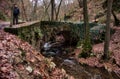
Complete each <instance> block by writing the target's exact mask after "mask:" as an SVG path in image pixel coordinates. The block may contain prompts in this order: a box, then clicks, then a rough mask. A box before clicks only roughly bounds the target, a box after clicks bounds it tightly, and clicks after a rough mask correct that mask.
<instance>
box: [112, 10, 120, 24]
mask: <svg viewBox="0 0 120 79" xmlns="http://www.w3.org/2000/svg"><path fill="white" fill-rule="evenodd" d="M112 15H113V17H114V21H115V22H114V25H115V26H118V25H120V20H119V19H118V18H117V16H116V15H115V13H114V11H113V10H112Z"/></svg>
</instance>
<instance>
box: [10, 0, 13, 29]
mask: <svg viewBox="0 0 120 79" xmlns="http://www.w3.org/2000/svg"><path fill="white" fill-rule="evenodd" d="M10 2H11V18H10V27H12V26H13V4H14V0H10Z"/></svg>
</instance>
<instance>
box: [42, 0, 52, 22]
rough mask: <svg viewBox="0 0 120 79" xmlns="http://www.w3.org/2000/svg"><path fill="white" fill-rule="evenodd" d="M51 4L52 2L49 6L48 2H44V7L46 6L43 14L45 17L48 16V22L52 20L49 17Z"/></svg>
mask: <svg viewBox="0 0 120 79" xmlns="http://www.w3.org/2000/svg"><path fill="white" fill-rule="evenodd" d="M50 4H51V2H49V3H48V5H47V2H46V1H45V0H43V6H44V13H43V14H44V15H43V17H45V16H47V17H48V20H50V15H49V12H48V9H49V7H50Z"/></svg>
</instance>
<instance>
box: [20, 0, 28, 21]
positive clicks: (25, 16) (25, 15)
mask: <svg viewBox="0 0 120 79" xmlns="http://www.w3.org/2000/svg"><path fill="white" fill-rule="evenodd" d="M21 3H22V8H23V13H24V18H25V20H26V21H28V19H27V14H26V11H25V6H24V2H23V0H21Z"/></svg>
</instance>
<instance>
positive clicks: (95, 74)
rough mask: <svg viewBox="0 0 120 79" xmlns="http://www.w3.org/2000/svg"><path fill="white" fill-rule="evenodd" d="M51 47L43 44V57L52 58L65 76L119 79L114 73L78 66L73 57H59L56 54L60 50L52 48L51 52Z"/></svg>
mask: <svg viewBox="0 0 120 79" xmlns="http://www.w3.org/2000/svg"><path fill="white" fill-rule="evenodd" d="M51 46H52V45H50V43H45V45H44V48H45V50H44V52H45V53H44V56H46V57H50V56H52V57H53V62H55V64H56V65H57V67H59V68H63V69H64V70H65V71H66V72H67V74H69V75H72V76H74V77H75V79H120V78H119V77H118V76H117V75H116V74H115V73H113V72H112V73H111V72H108V71H107V70H105V68H97V67H90V66H87V65H85V64H80V63H79V62H78V61H77V59H75V58H74V57H69V56H65V55H64V56H60V55H58V53H56V52H58V51H60V50H61V49H58V48H54V51H53V48H50V47H51ZM62 52H64V51H62ZM61 55H62V54H61Z"/></svg>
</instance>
